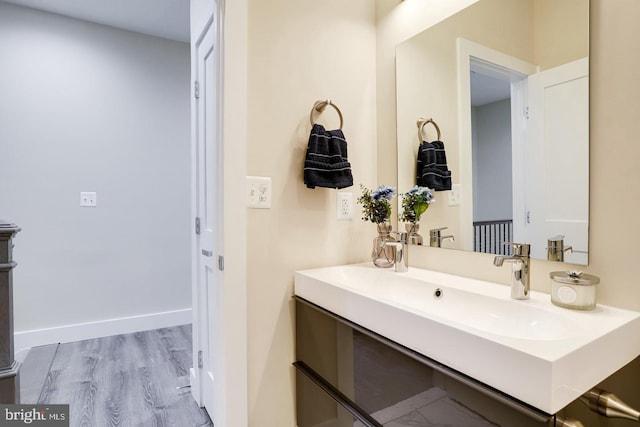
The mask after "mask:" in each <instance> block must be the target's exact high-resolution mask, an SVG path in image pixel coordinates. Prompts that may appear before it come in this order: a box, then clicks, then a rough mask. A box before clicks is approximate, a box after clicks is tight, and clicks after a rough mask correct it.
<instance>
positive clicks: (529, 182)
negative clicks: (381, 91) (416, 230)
mask: <svg viewBox="0 0 640 427" xmlns="http://www.w3.org/2000/svg"><path fill="white" fill-rule="evenodd" d="M496 27H500V28H501V31H500V32H496V31H495V28H496ZM567 34H571V37H567ZM588 61H589V0H576V1H571V2H550V1H546V0H478V1H477V2H475V3H474V4H472V5H470V6H469V7H467V8H465V9H463V10H461V11H460V12H459V13H457V14H455V15H453V16H451V17H449V18H447V19H445V20H444V21H442V22H440V23H438V24H436V25H434V26H432V27H430V28H427V29H426V30H425V31H423V32H422V33H419V34H417V35H416V36H414V37H412V38H410V39H408V40H406V41H404V42H402V43H400V44H399V45H397V46H396V92H397V110H396V111H397V117H396V123H397V129H396V130H397V148H398V150H397V153H398V167H397V169H398V187H400V188H409V187H411V186H412V185H414V184H415V177H416V173H415V172H416V163H417V150H418V144H416V130H415V123H416V118H417V117H437V118H438V126H439V128H438V129H432V128H431V127H427V126H425V127H424V128H423V135H421V137H424V139H423V140H425V141H433V140H435V139H436V138H438V134H439V133H440V132H438V131H441V133H442V134H443V135H446V138H447V142H448V144H447V159H448V166H449V169H450V170H451V179H452V182H453V186H452V190H451V191H439V192H436V193H435V197H436V199H437V200H438V203H435V204H434V205H433V206H432V207H430V208H429V215H428V216H427V217H425V218H424V219H423V220H422V221H421V223H422V226H423V227H427V229H436V228H441V227H448V229H449V231H448V232H447V234H450V235H454V236H455V240H450V241H448V242H447V244H445V245H438V243H442V241H441V240H440V241H433V243H434V244H432V245H431V246H432V247H446V248H451V249H462V250H467V251H474V252H484V253H492V254H496V255H503V254H504V253H501V252H500V251H502V248H503V247H504V243H505V242H508V241H519V242H526V243H528V244H530V245H531V257H532V258H536V259H541V260H547V259H553V260H554V261H566V262H569V263H573V264H588V239H589V236H588V228H589V217H588V213H589V126H588V125H589V121H588V118H589V110H588V108H589V103H588V100H589V97H588V86H589V83H588V81H589V76H588ZM561 75H562V76H563V77H561ZM569 75H571V77H570V78H568V77H567V76H569ZM558 79H560V80H562V79H565V80H563V81H559V80H558ZM421 139H422V138H421ZM568 165H570V167H571V172H570V173H567V167H568ZM498 220H500V221H498ZM497 222H500V223H501V224H503V223H504V224H505V225H504V226H503V225H500V227H503V228H508V229H509V230H508V233H507V232H504V233H502V232H501V231H498V232H497V233H496V234H495V241H493V242H492V243H490V244H488V245H485V246H480V247H478V246H476V245H474V236H476V233H477V232H478V230H477V229H474V223H483V224H487V223H492V224H493V223H497ZM492 226H493V225H492ZM496 227H497V225H496ZM501 233H502V234H501ZM557 235H564V236H565V241H566V242H568V243H569V245H570V246H571V248H572V249H571V251H569V250H567V249H566V247H565V248H564V249H563V250H559V249H557V248H556V249H549V248H550V247H551V246H550V245H549V244H547V243H548V242H547V240H552V239H553V237H552V236H557ZM487 238H492V237H491V236H488V237H487ZM479 239H480V241H483V242H484V241H485V240H486V239H485V236H484V235H482V236H481V237H480V238H479Z"/></svg>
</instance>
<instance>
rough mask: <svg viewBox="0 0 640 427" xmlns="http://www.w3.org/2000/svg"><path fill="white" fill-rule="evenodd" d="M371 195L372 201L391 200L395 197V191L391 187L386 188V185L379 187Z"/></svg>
mask: <svg viewBox="0 0 640 427" xmlns="http://www.w3.org/2000/svg"><path fill="white" fill-rule="evenodd" d="M371 195H372V196H373V200H380V199H386V200H391V198H392V197H393V196H395V195H396V189H395V188H393V187H387V186H386V185H381V186H379V187H378V188H376V189H375V190H373V192H372V193H371Z"/></svg>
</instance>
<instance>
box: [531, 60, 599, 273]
mask: <svg viewBox="0 0 640 427" xmlns="http://www.w3.org/2000/svg"><path fill="white" fill-rule="evenodd" d="M528 85H529V120H528V123H527V143H526V145H527V146H526V158H527V161H526V171H525V180H526V202H525V203H526V210H527V219H526V221H525V222H526V224H525V233H526V238H525V241H526V242H529V243H531V252H532V253H531V255H532V257H535V258H542V259H544V258H546V246H547V239H548V238H549V237H554V236H556V235H564V236H565V238H564V241H565V246H572V247H573V251H574V253H573V254H570V255H566V256H565V261H567V262H575V263H579V264H587V261H588V258H587V255H588V253H587V251H588V228H589V63H588V60H587V59H586V58H584V59H581V60H578V61H574V62H571V63H568V64H565V65H562V66H559V67H556V68H552V69H549V70H545V71H542V72H539V73H536V74H533V75H531V76H529V79H528Z"/></svg>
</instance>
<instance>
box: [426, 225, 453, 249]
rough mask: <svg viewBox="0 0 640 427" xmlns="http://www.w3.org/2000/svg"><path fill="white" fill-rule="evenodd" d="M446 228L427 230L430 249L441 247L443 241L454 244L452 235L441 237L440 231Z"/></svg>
mask: <svg viewBox="0 0 640 427" xmlns="http://www.w3.org/2000/svg"><path fill="white" fill-rule="evenodd" d="M448 228H449V227H440V228H433V229H431V230H429V246H431V247H432V248H440V247H442V241H443V240H451V241H452V242H454V241H455V240H456V239H455V238H454V237H453V235H449V236H443V235H442V231H444V230H446V229H448Z"/></svg>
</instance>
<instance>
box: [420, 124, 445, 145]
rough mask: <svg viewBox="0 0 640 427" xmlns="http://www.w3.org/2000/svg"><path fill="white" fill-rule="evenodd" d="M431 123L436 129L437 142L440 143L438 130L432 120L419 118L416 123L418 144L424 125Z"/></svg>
mask: <svg viewBox="0 0 640 427" xmlns="http://www.w3.org/2000/svg"><path fill="white" fill-rule="evenodd" d="M428 123H431V124H432V125H433V127H434V128H436V133H437V135H438V138H437V140H438V141H440V128H439V127H438V124H437V123H436V122H435V121H434V120H433V119H423V118H420V119H418V122H417V123H416V124H417V126H418V143H420V144H422V141H423V139H422V131H423V129H424V125H426V124H428Z"/></svg>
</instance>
